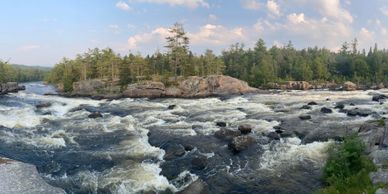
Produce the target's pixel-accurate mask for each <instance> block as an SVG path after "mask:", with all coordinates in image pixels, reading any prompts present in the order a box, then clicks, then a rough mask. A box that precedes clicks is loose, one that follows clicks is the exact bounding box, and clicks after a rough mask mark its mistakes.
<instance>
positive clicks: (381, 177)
mask: <svg viewBox="0 0 388 194" xmlns="http://www.w3.org/2000/svg"><path fill="white" fill-rule="evenodd" d="M369 178H370V180H371V181H372V183H373V184H374V185H376V184H379V183H382V184H388V170H387V169H379V170H378V171H377V172H371V173H370V174H369Z"/></svg>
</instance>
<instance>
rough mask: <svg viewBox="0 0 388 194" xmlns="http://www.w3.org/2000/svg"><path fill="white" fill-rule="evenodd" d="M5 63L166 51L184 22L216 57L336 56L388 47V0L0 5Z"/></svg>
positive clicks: (196, 47) (25, 0) (196, 43)
mask: <svg viewBox="0 0 388 194" xmlns="http://www.w3.org/2000/svg"><path fill="white" fill-rule="evenodd" d="M0 7H1V11H0V25H1V27H0V59H1V60H4V61H9V62H10V63H14V64H25V65H41V66H52V65H54V64H56V63H57V62H59V61H60V60H61V59H62V58H63V57H68V58H73V57H75V55H76V54H78V53H83V52H85V51H87V49H88V48H95V47H98V48H106V47H110V48H112V49H113V50H115V51H116V52H118V53H120V54H122V55H124V54H126V53H128V52H135V53H140V54H143V55H146V54H152V53H154V52H155V51H157V50H160V51H161V52H164V50H165V48H164V45H165V37H166V36H168V35H169V32H168V29H169V27H171V26H172V25H173V24H174V23H175V22H179V23H182V24H183V25H184V28H185V30H186V32H187V35H188V37H189V38H190V49H191V50H192V51H193V52H194V53H196V54H201V53H203V52H204V51H205V49H212V50H214V51H215V53H218V54H219V53H221V52H222V50H224V49H227V48H228V47H230V45H231V44H234V43H237V42H239V43H244V44H245V47H247V48H249V47H252V46H253V45H254V44H255V42H256V41H257V40H258V39H259V38H262V39H263V40H264V41H265V42H266V44H267V46H268V47H271V46H273V45H276V46H283V45H285V44H287V42H288V41H289V40H291V41H292V43H293V45H294V46H295V47H296V48H299V49H300V48H306V47H313V46H319V47H325V48H328V49H330V50H333V51H337V50H338V49H339V48H340V46H341V44H342V43H343V42H345V41H348V42H350V41H352V40H353V39H354V38H357V39H358V43H359V48H366V49H369V47H370V46H373V45H374V44H375V43H377V44H378V45H379V48H388V0H370V1H366V0H34V1H31V0H1V2H0Z"/></svg>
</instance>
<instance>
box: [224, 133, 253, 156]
mask: <svg viewBox="0 0 388 194" xmlns="http://www.w3.org/2000/svg"><path fill="white" fill-rule="evenodd" d="M254 143H256V139H255V138H253V137H251V136H247V135H244V136H238V137H235V138H233V140H232V142H231V143H230V144H229V145H228V146H229V149H231V150H232V151H233V152H234V153H238V152H241V151H243V150H245V149H247V148H248V147H249V146H251V145H253V144H254Z"/></svg>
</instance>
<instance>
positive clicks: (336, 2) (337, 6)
mask: <svg viewBox="0 0 388 194" xmlns="http://www.w3.org/2000/svg"><path fill="white" fill-rule="evenodd" d="M313 3H315V7H316V8H317V9H318V11H319V12H320V13H321V14H322V15H324V16H326V17H328V18H331V19H333V20H336V21H344V22H349V23H352V22H353V16H352V15H351V14H350V12H349V11H348V10H346V9H344V8H342V6H341V3H340V0H316V1H313Z"/></svg>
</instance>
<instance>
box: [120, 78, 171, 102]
mask: <svg viewBox="0 0 388 194" xmlns="http://www.w3.org/2000/svg"><path fill="white" fill-rule="evenodd" d="M165 90H166V87H165V86H164V84H163V83H162V82H154V81H143V82H139V83H135V84H130V85H128V87H127V89H126V90H125V91H124V92H123V93H124V95H125V96H126V97H130V98H139V97H147V98H158V97H163V96H164V94H165Z"/></svg>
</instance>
